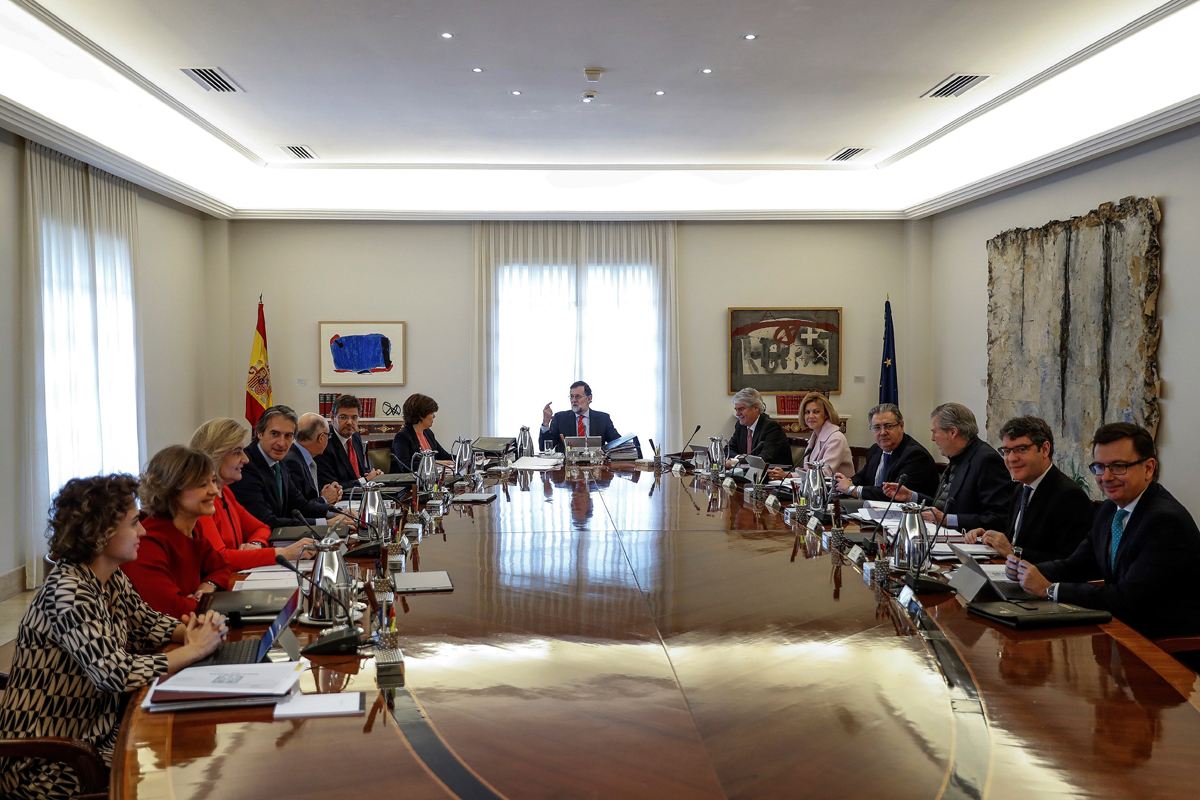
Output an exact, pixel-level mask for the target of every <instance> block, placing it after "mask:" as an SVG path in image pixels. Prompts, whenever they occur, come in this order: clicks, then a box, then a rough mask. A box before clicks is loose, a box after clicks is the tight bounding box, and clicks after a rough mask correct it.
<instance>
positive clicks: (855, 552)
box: [846, 545, 863, 564]
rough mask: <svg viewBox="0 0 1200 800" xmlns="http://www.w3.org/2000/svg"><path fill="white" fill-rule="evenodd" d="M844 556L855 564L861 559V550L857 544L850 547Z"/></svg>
mask: <svg viewBox="0 0 1200 800" xmlns="http://www.w3.org/2000/svg"><path fill="white" fill-rule="evenodd" d="M846 558H848V559H850V560H851V561H853V562H854V563H855V564H857V563H858V562H860V561H862V560H863V550H862V548H861V547H859V546H858V545H854V547H851V548H850V552H848V553H846Z"/></svg>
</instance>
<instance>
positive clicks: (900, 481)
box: [879, 472, 908, 539]
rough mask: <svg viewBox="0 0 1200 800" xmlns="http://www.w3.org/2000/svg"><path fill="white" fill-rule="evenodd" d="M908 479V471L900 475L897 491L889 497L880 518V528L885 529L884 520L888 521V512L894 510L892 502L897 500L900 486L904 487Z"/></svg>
mask: <svg viewBox="0 0 1200 800" xmlns="http://www.w3.org/2000/svg"><path fill="white" fill-rule="evenodd" d="M906 480H908V473H907V472H905V473H904V474H902V475H901V476H900V478H899V480H897V481H896V491H895V492H893V493H892V496H891V499H889V500H888V504H887V508H885V509H884V510H883V517H882V518H880V520H879V529H880V530H883V529H884V528H883V523H884V521H886V520H887V515H888V512H889V511H891V510H892V504H893V503H895V502H896V495H897V494H899V493H900V487H902V486H903V485H904V482H905V481H906ZM884 538H885V539H886V538H887V537H886V536H885V537H884Z"/></svg>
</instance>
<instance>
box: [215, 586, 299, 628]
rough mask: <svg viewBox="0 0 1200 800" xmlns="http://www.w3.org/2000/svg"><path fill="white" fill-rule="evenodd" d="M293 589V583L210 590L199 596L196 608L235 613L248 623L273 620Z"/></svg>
mask: <svg viewBox="0 0 1200 800" xmlns="http://www.w3.org/2000/svg"><path fill="white" fill-rule="evenodd" d="M292 577H295V575H293V576H292ZM293 584H295V581H293ZM295 591H296V589H295V586H294V585H293V586H292V587H289V588H287V589H240V590H238V591H235V592H210V593H209V594H206V595H204V597H203V598H201V600H200V606H199V607H198V608H197V609H196V610H197V611H199V612H201V613H203V612H205V611H208V610H209V609H212V610H213V611H217V612H219V613H221V614H224V615H225V616H227V617H228V616H231V615H233V614H237V615H238V616H239V617H240V618H241V620H242V622H246V623H250V624H258V623H262V622H274V621H275V617H277V616H278V615H279V612H280V611H282V610H283V609H285V608H286V607H287V604H288V602H289V601H290V600H291V599H292V594H293V593H294V592H295ZM209 598H212V599H211V600H210V599H209Z"/></svg>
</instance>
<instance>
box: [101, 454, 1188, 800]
mask: <svg viewBox="0 0 1200 800" xmlns="http://www.w3.org/2000/svg"><path fill="white" fill-rule="evenodd" d="M485 491H491V492H495V493H497V494H498V495H499V497H498V499H497V500H496V501H495V502H493V503H490V504H488V505H485V506H463V507H458V506H456V507H454V508H453V509H452V510H451V511H450V513H449V514H448V515H447V516H446V517H445V518H444V519H443V520H442V528H443V529H444V534H443V533H441V532H440V531H439V533H438V534H437V535H434V536H432V537H427V538H426V539H425V540H424V541H423V542H422V543H421V544H420V546H419V548H418V550H417V553H418V556H419V557H418V558H417V559H411V560H410V568H419V569H422V570H430V569H437V570H446V571H447V572H448V573H449V574H450V576H451V578H452V580H453V582H454V586H455V589H454V591H453V592H452V593H449V594H440V595H423V596H416V597H410V598H407V599H406V601H405V602H404V604H403V607H402V608H401V609H400V611H401V612H402V613H400V615H399V628H400V630H401V631H402V642H401V647H402V649H403V651H404V655H405V664H406V672H407V675H406V685H405V687H404V688H401V689H395V690H391V689H389V690H386V691H381V690H380V689H379V688H378V687H377V685H376V683H375V678H374V672H373V663H372V661H371V659H370V658H359V657H346V656H329V657H318V658H314V659H313V666H312V667H311V669H310V670H309V671H308V672H307V673H306V674H305V677H304V679H303V681H302V687H303V689H304V691H306V692H326V691H364V692H366V693H367V702H366V705H367V707H368V709H369V711H368V713H367V715H365V716H358V717H335V718H318V719H306V720H294V721H287V722H274V721H273V719H272V712H271V710H270V709H269V708H268V709H247V710H239V711H221V712H215V711H214V712H193V713H179V714H149V713H147V712H144V711H141V710H140V709H139V708H138V704H137V703H136V702H134V703H131V704H130V708H129V711H128V713H127V715H126V719H125V722H124V727H123V732H122V738H121V742H120V745H119V747H118V750H117V755H116V759H115V761H114V777H113V793H114V796H116V797H120V798H135V797H136V798H173V799H174V800H185V799H187V800H190V799H191V798H223V797H236V798H239V799H240V800H251V799H252V798H272V799H274V798H289V799H294V800H298V799H299V798H330V797H346V798H349V797H354V798H359V800H373V798H380V797H396V798H405V799H406V800H416V799H418V798H438V799H439V800H440V799H444V798H449V797H461V798H464V800H468V799H473V798H497V797H503V798H546V799H547V800H549V798H555V799H556V800H557V799H558V798H675V797H679V798H720V797H729V798H735V797H736V798H801V797H882V798H1009V797H1012V798H1044V797H1072V798H1085V797H1097V798H1099V797H1103V798H1124V797H1128V798H1149V797H1164V798H1167V797H1169V798H1182V797H1195V796H1197V795H1198V794H1200V713H1198V712H1200V703H1198V701H1200V696H1198V694H1197V690H1198V688H1200V685H1198V684H1197V682H1196V676H1195V675H1194V674H1193V673H1191V672H1190V671H1189V670H1187V669H1185V668H1184V667H1182V666H1181V665H1179V664H1178V663H1177V662H1176V661H1174V660H1173V659H1172V658H1171V657H1170V656H1168V655H1166V654H1165V653H1163V652H1161V651H1160V650H1158V649H1157V648H1156V647H1155V646H1154V645H1153V644H1151V643H1150V642H1149V641H1147V640H1146V639H1144V638H1142V637H1141V636H1139V635H1138V634H1136V633H1134V632H1133V631H1132V630H1130V629H1129V628H1127V627H1126V626H1125V625H1123V624H1121V623H1119V622H1115V621H1114V622H1113V623H1112V624H1109V625H1104V626H1100V627H1084V628H1067V629H1055V630H1048V631H1041V632H1016V631H1012V630H1008V629H1006V628H1002V627H1000V626H997V625H993V624H990V623H987V622H984V621H982V620H980V619H979V618H977V617H973V616H970V615H968V614H967V613H966V611H965V609H964V608H963V607H962V604H961V603H960V602H959V601H958V599H956V598H954V597H948V596H946V595H930V596H926V597H922V598H920V599H921V602H922V604H923V605H924V610H923V611H922V612H921V613H918V614H916V615H912V614H909V613H908V612H907V611H905V610H904V609H901V608H900V606H899V604H898V603H897V602H896V601H895V600H892V599H891V598H889V597H887V596H885V595H882V594H881V593H879V592H877V590H876V589H875V588H874V587H873V586H871V585H870V584H869V583H867V582H864V580H863V578H862V575H861V573H860V572H859V571H858V569H857V568H856V567H855V566H853V565H852V564H851V563H849V562H847V561H845V560H844V559H843V558H842V557H841V556H840V555H838V554H832V553H830V552H829V550H828V549H826V548H825V547H824V546H823V545H822V539H821V537H820V536H816V535H813V534H800V535H797V533H796V532H795V531H793V530H791V529H790V528H789V526H788V525H785V524H784V521H783V516H782V515H781V514H780V513H779V512H778V511H776V510H773V509H769V508H767V507H766V506H764V505H763V504H761V503H759V502H757V501H743V500H742V496H741V494H740V492H739V493H733V492H730V491H729V490H726V489H722V488H720V487H717V486H713V485H710V484H709V483H708V482H707V481H705V480H703V479H698V478H695V477H693V476H690V475H689V476H683V477H680V476H675V475H672V474H670V473H665V474H655V473H653V472H650V471H644V470H639V469H637V468H634V467H631V466H623V467H615V468H608V467H569V468H566V469H559V470H557V471H552V472H549V473H545V474H536V473H535V474H532V475H531V474H529V473H522V474H520V475H519V476H513V477H510V478H509V480H508V481H507V482H506V483H498V484H497V483H493V482H492V481H489V486H488V488H486V489H485ZM413 561H416V562H418V563H416V564H413V563H412V562H413ZM297 632H298V635H300V637H301V639H302V640H303V639H304V638H305V637H306V636H307V637H311V636H313V635H315V632H314V631H311V630H309V629H304V628H297Z"/></svg>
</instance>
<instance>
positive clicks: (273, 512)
mask: <svg viewBox="0 0 1200 800" xmlns="http://www.w3.org/2000/svg"><path fill="white" fill-rule="evenodd" d="M246 457H247V458H249V459H250V463H248V464H246V466H244V467H242V479H241V480H240V481H236V482H234V483H231V484H229V488H230V489H232V490H233V496H234V497H236V498H237V501H238V502H239V503H241V504H242V507H243V508H245V509H246V510H247V511H249V512H250V515H251V516H253V517H255V518H256V519H259V520H261V521H262V522H263V523H265V524H266V525H269V526H270V527H272V528H284V527H287V526H289V525H299V524H300V523H298V522H296V520H295V519H293V518H292V511H293V510H297V509H298V510H299V511H300V513H301V514H303V515H304V517H305V519H307V520H308V521H309V523H313V522H315V521H316V520H317V519H318V518H320V519H325V513H326V512H327V511H328V506H326V505H325V501H324V500H321V501H320V502H319V503H318V502H309V501H308V500H305V499H304V495H302V494H301V493H300V490H299V489H298V488H296V485H295V484H293V483H292V478H291V475H289V474H288V470H287V469H284V470H283V496H282V497H280V496H279V489H278V487H277V486H276V485H275V473H274V471H273V470H272V469H271V468H270V467H268V466H267V459H266V457H265V456H264V455H263V453H262V450H260V449H259V447H258V443H257V442H254V443H252V444H251V445H250V446H248V447H247V448H246Z"/></svg>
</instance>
